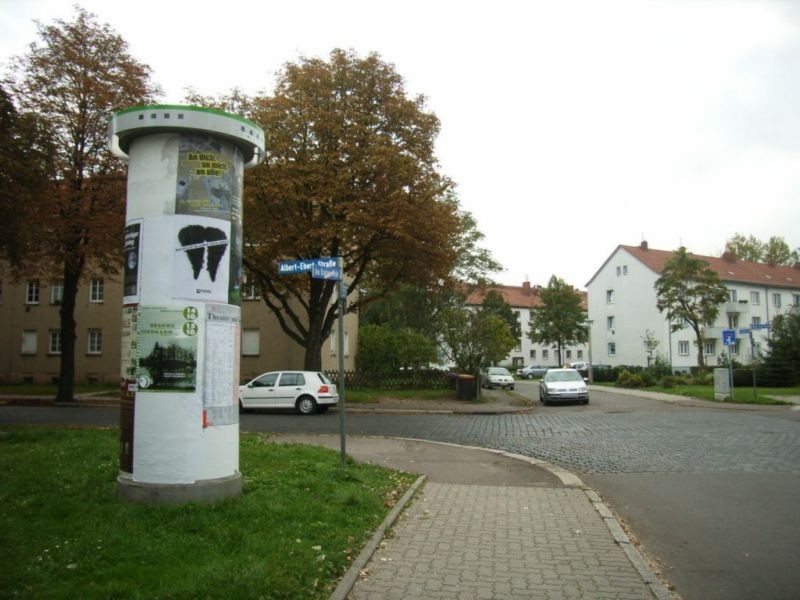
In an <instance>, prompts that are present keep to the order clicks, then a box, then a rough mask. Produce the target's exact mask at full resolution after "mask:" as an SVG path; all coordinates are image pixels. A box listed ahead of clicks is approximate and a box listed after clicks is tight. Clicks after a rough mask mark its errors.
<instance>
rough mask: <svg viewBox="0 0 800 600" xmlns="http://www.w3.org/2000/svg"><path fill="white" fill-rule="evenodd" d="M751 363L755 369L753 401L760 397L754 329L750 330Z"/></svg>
mask: <svg viewBox="0 0 800 600" xmlns="http://www.w3.org/2000/svg"><path fill="white" fill-rule="evenodd" d="M750 365H751V368H752V369H753V402H756V398H758V392H757V391H756V343H755V342H754V341H753V330H752V329H751V330H750Z"/></svg>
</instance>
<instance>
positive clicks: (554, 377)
mask: <svg viewBox="0 0 800 600" xmlns="http://www.w3.org/2000/svg"><path fill="white" fill-rule="evenodd" d="M545 380H546V381H583V377H581V374H580V373H578V372H577V371H548V372H547V375H545Z"/></svg>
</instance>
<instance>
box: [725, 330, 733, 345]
mask: <svg viewBox="0 0 800 600" xmlns="http://www.w3.org/2000/svg"><path fill="white" fill-rule="evenodd" d="M735 343H736V330H735V329H723V330H722V345H723V346H733V345H734V344H735Z"/></svg>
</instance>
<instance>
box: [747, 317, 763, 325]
mask: <svg viewBox="0 0 800 600" xmlns="http://www.w3.org/2000/svg"><path fill="white" fill-rule="evenodd" d="M750 324H751V325H761V317H755V316H754V317H751V318H750Z"/></svg>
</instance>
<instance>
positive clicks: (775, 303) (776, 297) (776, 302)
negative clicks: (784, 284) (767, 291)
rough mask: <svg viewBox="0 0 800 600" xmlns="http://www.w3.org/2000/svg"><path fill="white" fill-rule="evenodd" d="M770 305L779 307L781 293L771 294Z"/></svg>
mask: <svg viewBox="0 0 800 600" xmlns="http://www.w3.org/2000/svg"><path fill="white" fill-rule="evenodd" d="M772 306H774V307H775V308H780V307H781V295H780V294H772Z"/></svg>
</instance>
